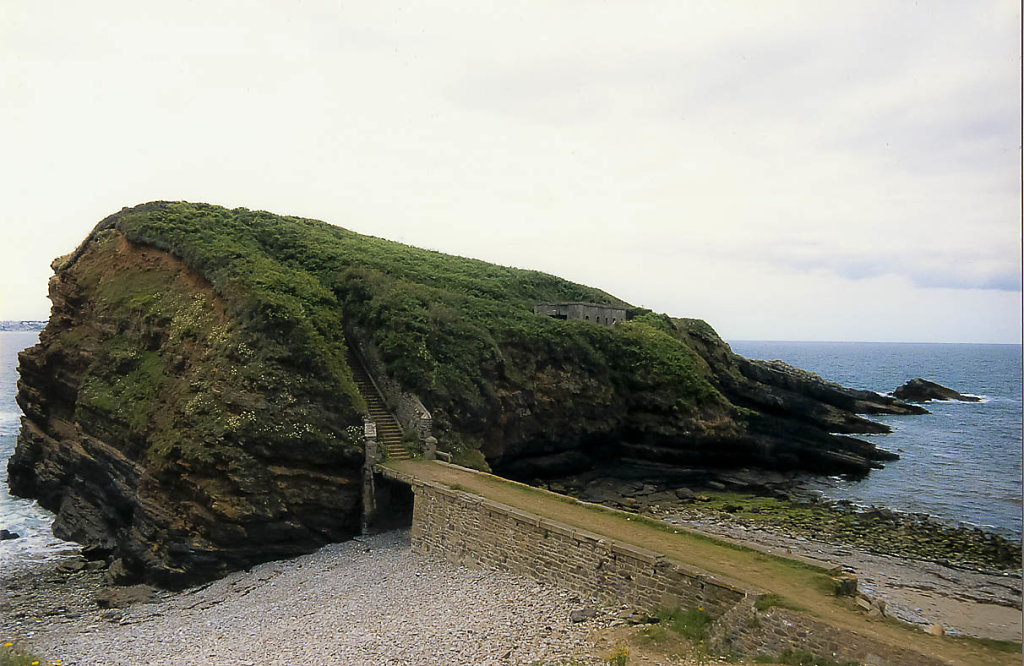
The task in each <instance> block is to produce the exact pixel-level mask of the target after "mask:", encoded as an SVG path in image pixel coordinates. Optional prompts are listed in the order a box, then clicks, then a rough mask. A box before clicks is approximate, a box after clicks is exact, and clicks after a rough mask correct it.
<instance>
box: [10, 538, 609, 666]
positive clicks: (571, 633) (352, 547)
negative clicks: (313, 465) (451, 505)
mask: <svg viewBox="0 0 1024 666" xmlns="http://www.w3.org/2000/svg"><path fill="white" fill-rule="evenodd" d="M51 569H52V567H51ZM51 574H52V575H51ZM60 575H61V574H59V573H56V572H54V571H52V570H51V571H48V572H42V573H33V572H28V571H22V572H19V573H18V574H17V575H16V576H14V577H13V578H12V577H8V576H7V575H6V574H4V583H5V587H7V588H8V589H6V590H5V597H6V599H5V600H4V608H3V611H4V613H3V615H4V616H5V617H4V618H3V624H2V630H3V632H4V635H3V639H4V640H12V639H13V640H16V641H18V644H19V645H21V646H23V647H24V648H26V649H29V650H31V651H33V652H34V653H35V654H36V655H38V656H39V657H41V658H42V659H44V660H46V661H51V660H54V659H58V658H59V659H60V660H61V661H60V663H61V664H62V666H74V665H82V666H85V665H90V666H93V665H96V666H100V665H104V664H211V665H212V664H217V665H219V664H224V665H236V666H240V665H243V664H253V665H255V664H261V665H262V664H431V665H435V664H530V663H533V662H537V661H540V662H557V661H558V660H560V659H567V658H569V657H573V658H575V659H577V660H578V662H577V663H592V662H593V663H600V660H599V659H594V658H592V657H589V656H587V655H589V653H590V652H591V651H592V648H593V646H592V645H591V644H590V643H589V641H588V634H589V633H590V631H591V630H592V629H593V628H594V621H590V622H582V623H574V622H572V620H571V619H570V613H572V611H573V610H577V609H580V608H581V607H583V606H587V605H589V603H588V601H587V600H585V599H579V598H578V597H575V596H574V595H572V594H570V593H567V592H565V591H562V590H558V589H555V588H552V587H546V586H541V585H538V584H537V583H534V582H533V581H530V580H528V579H525V578H522V577H519V576H513V575H510V574H503V573H500V572H493V571H479V570H471V569H467V568H464V567H458V566H455V565H452V564H450V563H448V562H444V561H440V560H437V559H433V558H428V557H423V556H420V555H417V554H415V553H413V552H412V551H411V549H410V548H409V542H408V533H407V532H388V533H385V534H380V535H376V536H373V537H368V538H363V539H358V540H353V541H348V542H345V543H339V544H332V545H329V546H326V547H324V548H322V549H321V550H319V551H317V552H315V553H311V554H309V555H305V556H302V557H298V558H295V559H292V560H285V561H278V562H268V563H266V564H262V565H259V566H257V567H254V568H253V569H252V570H250V571H247V572H238V573H234V574H231V575H229V576H227V577H226V578H223V579H221V580H218V581H216V582H213V583H211V584H208V585H204V586H199V587H196V588H192V589H189V590H185V591H183V592H179V593H168V592H160V593H158V594H156V595H155V597H154V601H153V602H152V603H138V604H135V605H132V606H130V607H129V608H127V609H106V610H100V609H98V608H97V607H96V605H95V603H94V602H92V601H91V599H90V598H89V597H90V595H91V594H93V592H95V591H96V590H98V587H99V585H100V576H101V572H90V571H81V572H78V573H75V574H73V575H72V576H71V577H68V578H67V580H66V581H64V582H63V583H62V582H60V581H59V576H60ZM12 586H13V587H12ZM62 596H63V597H64V600H63V601H62V600H60V597H62ZM44 663H46V662H45V661H44Z"/></svg>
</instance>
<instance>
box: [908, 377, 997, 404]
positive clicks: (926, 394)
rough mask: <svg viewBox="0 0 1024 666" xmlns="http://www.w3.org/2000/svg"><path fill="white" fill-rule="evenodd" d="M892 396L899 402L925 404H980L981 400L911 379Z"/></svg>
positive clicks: (938, 385) (939, 385)
mask: <svg viewBox="0 0 1024 666" xmlns="http://www.w3.org/2000/svg"><path fill="white" fill-rule="evenodd" d="M893 395H894V396H896V397H897V398H899V399H900V400H907V401H910V402H926V401H928V400H960V401H963V402H980V401H981V398H978V397H976V396H973V395H963V394H961V393H957V392H956V391H954V390H953V389H951V388H946V387H945V386H942V385H941V384H936V383H935V382H930V381H928V380H927V379H921V378H920V377H918V378H916V379H911V380H910V381H909V382H907V383H906V384H904V385H903V386H901V387H899V388H898V389H896V390H895V391H894V392H893Z"/></svg>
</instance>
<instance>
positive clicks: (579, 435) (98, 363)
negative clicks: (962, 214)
mask: <svg viewBox="0 0 1024 666" xmlns="http://www.w3.org/2000/svg"><path fill="white" fill-rule="evenodd" d="M53 267H54V271H55V274H54V276H53V278H52V279H51V283H50V298H51V300H52V302H53V308H52V312H51V316H50V320H49V322H48V324H47V326H46V328H45V330H43V331H42V333H41V335H40V341H39V344H38V345H36V346H35V347H33V348H31V349H29V350H26V351H25V352H23V353H22V355H21V357H20V374H21V379H20V381H19V390H18V403H19V405H20V406H21V408H22V410H23V411H24V414H25V417H24V419H23V421H22V428H21V432H20V435H19V441H18V446H17V450H16V451H15V454H14V456H13V457H12V458H11V461H10V463H9V466H8V471H9V480H10V485H11V488H12V490H13V491H14V492H15V493H16V494H19V495H22V496H25V497H32V498H37V499H38V500H39V502H40V504H42V505H43V506H44V507H46V508H48V509H50V510H52V511H54V512H55V513H56V514H57V519H56V522H55V524H54V531H55V533H56V534H57V535H58V536H61V537H63V538H67V539H72V540H75V541H78V542H79V543H82V544H84V545H85V546H87V547H88V549H89V552H90V553H92V556H94V557H106V558H107V559H109V560H111V561H112V566H111V571H113V572H115V573H116V574H117V575H118V576H119V578H121V579H122V580H133V579H144V580H148V581H151V582H156V583H159V584H162V585H166V586H178V585H184V584H188V583H191V582H194V581H196V580H202V579H209V578H212V577H216V576H219V575H222V574H223V573H225V572H227V571H230V570H233V569H238V568H242V567H247V566H249V565H251V564H253V563H256V562H259V561H264V560H269V559H276V558H281V557H285V556H289V555H294V554H298V553H302V552H309V551H312V550H314V549H315V548H317V547H319V546H320V545H322V544H324V543H326V542H330V541H338V540H342V539H345V538H347V537H350V536H352V535H354V534H356V533H357V532H358V530H359V527H360V525H359V520H360V514H361V506H360V502H361V496H360V484H361V480H360V470H361V466H362V464H363V450H362V424H363V415H364V413H365V412H366V403H365V401H364V399H363V397H362V396H361V394H360V392H359V389H358V388H357V386H356V383H355V381H354V379H353V372H352V369H351V367H350V365H349V363H350V361H351V359H352V358H353V357H352V355H351V354H350V352H351V351H357V352H358V353H359V354H361V355H362V356H363V357H365V358H367V359H370V360H371V361H372V362H371V363H370V366H371V367H373V368H377V369H378V371H379V372H381V373H383V374H385V375H386V377H378V379H385V380H386V381H387V382H389V383H390V384H392V385H396V386H399V387H400V388H401V389H402V390H403V391H405V392H407V393H409V394H414V395H416V396H417V397H418V399H419V400H420V401H422V404H423V405H425V406H426V407H427V408H428V409H429V410H430V412H431V414H432V416H433V427H434V435H435V436H436V437H437V439H438V440H439V444H438V446H439V448H440V449H441V450H446V451H449V452H451V453H452V454H453V455H454V456H455V457H456V459H457V460H465V461H472V460H476V461H477V462H479V463H480V464H486V465H489V466H490V467H491V468H492V469H493V470H494V471H495V472H496V473H499V474H503V475H506V476H511V477H515V478H521V479H528V480H530V479H537V478H540V479H543V478H551V477H555V476H559V475H565V474H571V473H575V472H579V471H582V470H586V469H588V468H592V467H594V466H597V465H603V466H606V467H607V465H608V463H610V462H611V463H614V461H617V460H627V459H629V460H643V461H647V462H652V463H657V464H659V465H662V466H666V467H668V468H672V467H680V468H682V467H699V466H703V467H718V468H733V467H736V468H738V467H745V468H755V469H766V470H785V471H794V470H800V471H807V472H814V473H822V474H844V473H845V474H866V473H868V472H869V471H870V470H871V469H872V468H875V467H879V466H881V465H882V464H883V463H884V462H885V461H886V460H892V459H894V458H895V457H896V456H895V455H894V454H891V453H888V452H886V451H884V450H881V449H879V448H877V447H876V446H874V445H873V444H870V443H868V442H865V441H863V440H860V439H856V438H855V437H852V436H851V435H855V434H857V433H878V432H885V431H887V430H888V428H887V426H884V425H880V424H878V423H876V422H874V421H871V420H868V419H865V418H863V417H862V416H859V414H918V413H923V412H924V410H923V409H922V408H921V407H919V406H916V405H909V404H907V403H904V402H902V401H900V400H897V399H895V398H892V397H887V396H881V395H878V394H875V393H871V392H868V391H858V390H852V389H848V388H844V387H842V386H839V385H837V384H834V383H831V382H828V381H825V380H823V379H822V378H820V377H818V376H816V375H812V374H810V373H807V372H804V371H801V370H799V369H797V368H793V367H791V366H788V365H786V364H784V363H781V362H778V361H773V362H761V361H752V360H748V359H745V358H743V357H740V356H738V355H736V354H734V353H733V352H732V351H731V349H730V348H729V346H728V345H727V344H726V343H725V342H723V341H722V340H721V339H720V338H719V336H718V335H717V334H716V333H715V331H714V330H713V329H712V328H711V327H710V326H709V325H708V324H706V323H705V322H703V321H700V320H695V319H675V318H671V317H668V316H665V315H660V314H656V313H653V312H650V311H647V310H643V309H640V308H633V307H631V306H629V304H627V303H624V302H623V301H621V300H619V299H616V298H615V297H613V296H611V295H609V294H607V293H605V292H602V291H600V290H597V289H594V288H591V287H586V286H584V285H579V284H575V283H571V282H568V281H565V280H562V279H560V278H557V277H554V276H551V275H546V274H543V273H538V272H535V271H525V270H518V269H512V268H507V267H501V266H495V265H492V264H487V263H485V262H481V261H475V260H470V259H464V258H460V257H453V256H449V255H444V254H441V253H438V252H431V251H426V250H420V249H417V248H412V247H408V246H405V245H401V244H398V243H393V242H389V241H385V240H382V239H378V238H373V237H368V236H363V235H359V234H355V233H353V232H350V231H347V230H344V229H341V228H338V227H334V226H331V225H328V224H326V223H323V222H317V221H313V220H306V219H300V218H293V217H282V216H277V215H272V214H269V213H265V212H253V211H249V210H247V209H235V210H227V209H224V208H219V207H216V206H209V205H205V204H189V203H181V202H177V203H173V202H154V203H150V204H144V205H141V206H137V207H135V208H131V209H124V210H122V211H121V212H119V213H116V214H114V215H112V216H110V217H108V218H107V219H105V220H103V221H102V222H101V223H100V224H99V225H97V227H96V228H95V229H94V230H93V232H92V233H90V234H89V236H88V237H87V238H86V240H85V241H84V242H83V243H82V245H81V246H80V247H79V248H78V249H77V250H75V251H74V252H73V253H72V254H70V255H68V256H66V257H62V258H60V259H58V260H56V261H55V262H54V265H53ZM566 301H573V302H579V301H585V302H589V303H598V304H605V305H608V306H614V307H616V308H621V309H624V310H625V311H626V312H627V313H628V316H627V321H619V322H616V323H615V325H614V326H603V325H597V324H595V323H594V322H591V321H582V320H558V319H552V318H548V317H544V316H539V315H537V314H534V310H533V307H534V304H535V303H538V302H566Z"/></svg>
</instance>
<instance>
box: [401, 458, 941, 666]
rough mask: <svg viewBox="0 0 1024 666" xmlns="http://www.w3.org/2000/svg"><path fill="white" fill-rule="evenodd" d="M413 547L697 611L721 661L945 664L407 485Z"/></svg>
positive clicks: (619, 546)
mask: <svg viewBox="0 0 1024 666" xmlns="http://www.w3.org/2000/svg"><path fill="white" fill-rule="evenodd" d="M383 471H384V472H385V475H386V476H389V477H390V478H392V479H396V480H401V481H403V482H405V483H409V484H410V485H411V486H412V487H413V491H414V493H415V500H414V504H413V516H412V548H413V550H414V551H416V552H418V553H424V554H433V555H437V556H441V557H444V558H446V559H448V560H449V561H451V562H454V563H456V564H460V565H464V566H469V567H476V568H485V569H498V570H501V571H510V572H513V573H516V574H519V575H524V576H527V577H529V578H532V579H534V580H536V581H538V582H541V583H544V584H548V585H553V586H556V587H560V588H562V589H566V590H570V591H573V592H576V593H579V594H581V595H585V596H587V597H591V598H593V599H595V600H598V601H600V602H602V603H607V604H610V605H620V604H628V605H630V606H633V607H635V608H637V609H640V610H644V611H647V612H653V611H656V610H658V609H661V608H681V609H692V608H697V607H702V608H703V609H704V610H705V611H706V612H707V613H708V614H709V615H710V616H711V617H712V618H713V619H714V622H713V624H712V631H711V634H710V636H709V644H710V645H711V646H712V647H713V648H714V649H717V650H719V651H721V652H732V653H739V654H747V655H777V654H780V653H781V652H783V651H784V650H787V649H789V650H806V651H809V652H811V653H813V654H818V655H822V656H828V657H831V658H833V659H835V660H837V661H840V662H842V661H856V662H858V663H862V664H870V665H872V666H897V665H902V664H908V665H909V664H913V665H915V666H940V665H941V664H943V663H944V662H941V661H938V660H935V659H931V658H928V657H925V656H923V655H921V654H918V653H916V652H913V651H911V650H907V649H903V648H899V647H895V646H891V645H888V644H885V643H882V642H880V641H877V640H874V639H872V638H869V637H866V636H862V635H859V634H857V633H855V632H853V631H850V630H848V629H844V628H841V627H837V626H833V625H830V624H827V623H825V622H821V621H819V620H815V619H813V618H811V617H808V616H806V615H804V614H802V613H798V612H795V611H791V610H786V609H782V608H768V609H766V610H763V611H758V610H757V609H756V608H755V606H754V604H755V602H756V601H757V599H758V598H760V596H761V595H762V594H763V591H761V590H756V589H753V588H750V587H749V586H744V585H743V584H739V583H737V582H735V581H730V580H727V579H725V578H724V577H721V576H714V575H711V574H709V573H706V572H702V571H700V570H697V569H692V568H689V567H686V566H683V565H681V564H678V563H675V562H669V561H666V560H665V559H664V557H663V556H662V555H659V554H658V553H655V552H652V551H649V550H645V549H643V548H638V547H636V546H632V545H630V544H626V543H623V542H620V541H617V540H615V539H611V538H608V537H604V536H601V535H598V534H593V533H590V532H587V531H585V530H579V529H575V528H572V527H569V526H568V525H564V524H562V523H558V522H555V521H552V520H548V519H546V518H542V517H540V516H537V515H534V514H530V513H526V512H524V511H520V510H519V509H516V508H514V507H511V506H507V505H504V504H501V503H498V502H494V501H492V500H489V499H486V498H483V497H479V496H477V495H472V494H469V493H464V492H461V491H458V490H453V489H450V488H447V487H444V486H441V485H439V484H436V483H432V482H425V481H421V480H418V479H413V478H410V477H407V476H404V475H402V474H399V473H396V472H394V471H393V470H390V469H386V468H385V469H384V470H383Z"/></svg>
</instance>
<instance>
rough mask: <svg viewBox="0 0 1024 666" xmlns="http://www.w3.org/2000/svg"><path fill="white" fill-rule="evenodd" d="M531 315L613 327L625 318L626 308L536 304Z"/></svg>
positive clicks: (571, 304) (575, 303) (589, 304)
mask: <svg viewBox="0 0 1024 666" xmlns="http://www.w3.org/2000/svg"><path fill="white" fill-rule="evenodd" d="M533 313H534V314H538V315H543V316H545V317H551V318H553V319H582V320H583V321H592V322H594V323H595V324H601V325H602V326H614V325H615V324H617V323H618V322H620V321H623V320H624V319H625V318H626V308H620V307H617V306H614V305H607V304H604V303H585V302H583V301H566V302H562V303H536V304H535V305H534V306H533Z"/></svg>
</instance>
